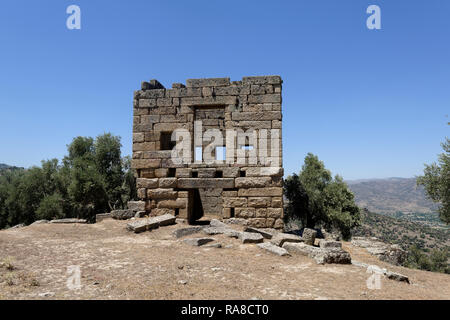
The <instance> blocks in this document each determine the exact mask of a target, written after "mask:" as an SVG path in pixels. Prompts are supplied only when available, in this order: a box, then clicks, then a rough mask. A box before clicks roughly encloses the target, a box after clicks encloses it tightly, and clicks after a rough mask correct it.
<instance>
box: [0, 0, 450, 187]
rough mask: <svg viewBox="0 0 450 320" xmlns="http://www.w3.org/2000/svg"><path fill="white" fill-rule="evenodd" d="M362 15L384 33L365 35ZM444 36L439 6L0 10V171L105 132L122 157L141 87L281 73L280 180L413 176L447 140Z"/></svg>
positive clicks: (82, 0) (86, 5) (449, 55)
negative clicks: (305, 174) (312, 169)
mask: <svg viewBox="0 0 450 320" xmlns="http://www.w3.org/2000/svg"><path fill="white" fill-rule="evenodd" d="M71 4H76V5H79V6H80V7H81V13H82V17H81V18H82V22H81V23H82V25H81V27H82V29H81V30H68V29H67V28H66V19H67V17H68V15H67V14H66V8H67V6H69V5H71ZM370 4H377V5H379V6H380V8H381V14H382V17H381V19H382V30H368V29H367V28H366V19H367V17H368V14H366V8H367V7H368V6H369V5H370ZM449 36H450V1H448V0H440V1H439V0H426V1H425V0H420V1H411V0H408V1H400V0H396V1H392V0H391V1H379V0H371V1H362V0H361V1H359V0H351V1H350V0H342V1H336V0H329V1H324V0H307V1H306V0H303V1H299V0H296V1H263V0H258V1H256V0H252V1H244V0H240V1H234V0H232V1H230V0H227V1H212V0H202V1H195V0H193V1H185V0H183V1H100V0H98V1H87V0H72V1H63V0H59V1H53V0H42V1H31V0H30V1H21V0H14V1H12V0H3V1H1V4H0V45H1V48H0V119H1V126H0V136H1V144H0V162H3V163H7V164H11V165H17V166H24V167H28V166H31V165H38V164H40V160H41V159H49V158H55V157H56V158H62V157H63V156H64V154H65V153H66V145H67V144H68V143H70V142H71V140H72V138H73V137H74V136H78V135H82V136H97V135H98V134H101V133H103V132H112V133H113V134H116V135H120V136H121V137H122V143H123V154H130V153H131V130H132V96H133V90H136V89H139V87H140V82H141V81H143V80H148V79H152V78H156V79H158V80H159V81H160V82H161V83H163V84H164V85H165V86H166V87H170V86H171V84H172V83H173V82H184V81H185V80H186V79H187V78H202V77H226V76H229V77H230V78H231V79H232V80H240V79H241V78H242V77H243V76H247V75H271V74H279V75H281V76H282V78H283V80H284V86H283V122H284V123H283V125H284V127H283V139H284V141H283V144H284V149H283V154H284V166H285V172H286V174H290V173H292V172H294V171H295V172H296V171H298V170H299V168H300V166H301V164H302V163H303V159H304V157H305V155H306V154H307V153H308V152H313V153H315V154H317V155H318V156H319V158H320V159H321V160H323V161H324V162H325V164H326V166H327V167H328V168H329V169H330V170H332V172H333V173H339V174H341V175H343V176H344V178H345V179H359V178H373V177H378V178H382V177H391V176H397V177H411V176H414V175H418V174H420V173H421V172H422V169H423V164H424V163H428V162H432V161H434V160H435V159H436V155H437V154H438V153H440V152H441V147H440V142H442V141H443V140H444V138H445V137H446V136H448V135H449V134H448V132H449V129H450V127H449V126H448V125H447V122H448V121H450V119H449V118H448V117H447V116H446V115H448V114H449V113H450V37H449Z"/></svg>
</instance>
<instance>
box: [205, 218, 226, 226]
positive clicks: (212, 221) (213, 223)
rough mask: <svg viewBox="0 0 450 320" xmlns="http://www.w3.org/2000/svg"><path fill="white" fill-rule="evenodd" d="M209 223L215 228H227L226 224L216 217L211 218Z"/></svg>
mask: <svg viewBox="0 0 450 320" xmlns="http://www.w3.org/2000/svg"><path fill="white" fill-rule="evenodd" d="M209 225H210V226H211V227H216V228H228V226H227V225H226V224H225V223H223V222H222V221H219V220H217V219H212V220H211V222H210V223H209Z"/></svg>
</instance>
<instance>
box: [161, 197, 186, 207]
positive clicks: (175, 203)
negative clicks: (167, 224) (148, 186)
mask: <svg viewBox="0 0 450 320" xmlns="http://www.w3.org/2000/svg"><path fill="white" fill-rule="evenodd" d="M157 207H158V208H168V209H177V208H186V200H185V199H177V200H162V201H159V202H158V204H157Z"/></svg>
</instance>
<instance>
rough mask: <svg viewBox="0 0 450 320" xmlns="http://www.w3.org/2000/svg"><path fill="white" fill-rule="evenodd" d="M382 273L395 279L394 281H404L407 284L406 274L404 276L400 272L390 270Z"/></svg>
mask: <svg viewBox="0 0 450 320" xmlns="http://www.w3.org/2000/svg"><path fill="white" fill-rule="evenodd" d="M384 275H385V276H386V278H388V279H391V280H395V281H400V282H406V283H408V284H409V278H408V277H407V276H404V275H402V274H400V273H395V272H392V271H386V272H385V273H384Z"/></svg>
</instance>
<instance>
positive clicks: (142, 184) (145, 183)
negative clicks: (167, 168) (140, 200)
mask: <svg viewBox="0 0 450 320" xmlns="http://www.w3.org/2000/svg"><path fill="white" fill-rule="evenodd" d="M136 185H137V187H138V188H148V189H152V188H157V187H158V179H145V178H137V179H136Z"/></svg>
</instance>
